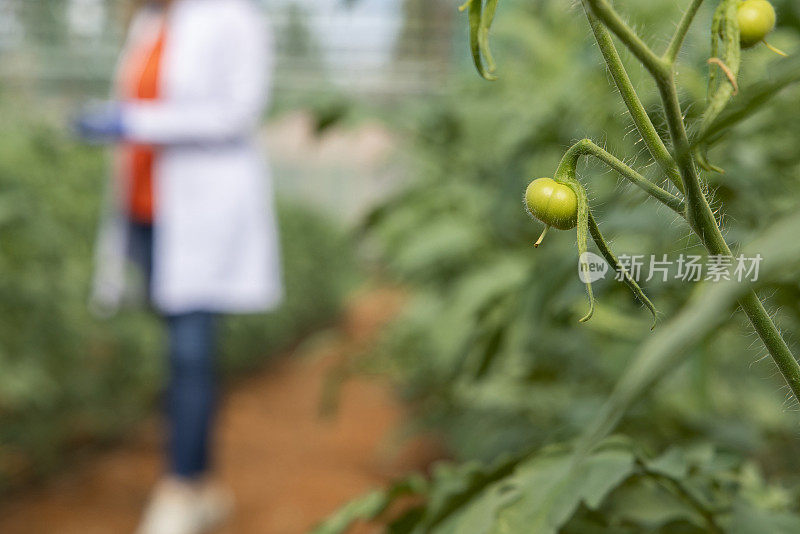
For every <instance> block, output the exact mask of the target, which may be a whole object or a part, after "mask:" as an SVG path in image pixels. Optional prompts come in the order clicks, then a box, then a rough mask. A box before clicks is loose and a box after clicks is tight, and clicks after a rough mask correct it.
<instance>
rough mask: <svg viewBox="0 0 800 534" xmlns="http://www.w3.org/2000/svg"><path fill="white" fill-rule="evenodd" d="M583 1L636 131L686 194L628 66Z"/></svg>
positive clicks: (673, 162) (598, 43)
mask: <svg viewBox="0 0 800 534" xmlns="http://www.w3.org/2000/svg"><path fill="white" fill-rule="evenodd" d="M582 1H583V8H584V11H585V12H586V17H587V18H588V19H589V25H590V26H591V28H592V32H593V33H594V36H595V39H596V40H597V45H598V47H599V48H600V52H601V53H602V54H603V57H604V58H605V60H606V65H607V66H608V72H609V73H610V74H611V77H612V78H613V79H614V83H615V84H616V86H617V89H618V90H619V93H620V95H621V96H622V100H623V101H624V102H625V106H626V107H627V108H628V112H629V113H630V114H631V118H632V119H633V123H634V124H635V125H636V129H637V130H639V135H641V136H642V140H643V141H644V144H645V146H646V147H647V149H648V150H649V151H650V155H651V156H653V159H654V160H655V161H656V163H658V164H659V165H660V166H661V168H662V169H663V170H664V172H665V173H666V174H667V176H668V177H669V179H670V181H671V182H672V183H673V184H674V185H675V187H677V188H678V190H679V191H680V192H681V193H683V184H682V183H681V174H680V171H678V166H677V165H676V164H675V160H674V159H672V155H671V154H670V153H669V150H667V147H666V145H665V144H664V141H663V140H662V139H661V136H660V135H658V132H656V128H655V126H653V121H651V120H650V116H649V115H648V114H647V111H645V109H644V106H643V105H642V102H641V101H640V100H639V95H637V94H636V90H635V89H634V88H633V84H632V83H631V79H630V78H629V77H628V73H627V72H626V70H625V66H624V65H623V64H622V60H621V59H620V57H619V53H618V52H617V48H616V46H614V41H613V40H612V39H611V34H610V33H609V31H608V29H606V27H605V26H604V25H603V24H602V23H601V22H600V21H599V20H598V19H597V17H595V16H594V14H593V13H592V12H591V10H590V8H589V5H588V3H587V0H582Z"/></svg>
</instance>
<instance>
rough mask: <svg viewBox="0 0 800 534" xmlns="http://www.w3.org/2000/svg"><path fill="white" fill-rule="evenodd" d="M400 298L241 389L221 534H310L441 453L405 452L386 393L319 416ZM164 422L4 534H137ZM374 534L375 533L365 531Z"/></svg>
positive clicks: (83, 469)
mask: <svg viewBox="0 0 800 534" xmlns="http://www.w3.org/2000/svg"><path fill="white" fill-rule="evenodd" d="M401 301H402V297H401V295H400V294H399V293H398V292H396V291H390V290H382V291H378V292H372V293H369V294H365V295H362V296H361V297H358V298H356V299H354V301H353V303H352V304H351V305H350V306H349V310H348V312H347V313H346V315H345V318H344V319H343V321H342V324H341V325H340V326H339V327H338V328H337V329H336V331H335V333H334V335H332V336H330V337H329V338H326V340H325V341H321V342H318V343H315V346H314V347H313V348H306V349H300V350H299V351H297V353H295V354H290V355H288V356H287V357H285V358H282V359H280V360H279V361H278V362H277V363H276V364H274V365H273V366H271V368H270V369H267V370H265V371H264V372H261V373H258V374H256V375H254V376H252V377H249V378H247V379H246V380H244V381H242V382H239V383H237V384H236V385H235V386H234V387H233V388H232V389H231V391H229V392H228V394H227V395H226V399H225V401H224V405H223V407H222V410H221V413H220V418H219V433H218V445H219V446H218V449H217V462H218V465H219V471H220V473H219V476H220V478H221V480H222V481H223V482H224V483H225V484H226V485H228V486H229V487H230V488H231V489H232V490H233V491H234V493H235V495H236V512H235V515H234V517H233V518H232V520H231V521H230V522H229V523H228V524H227V525H226V526H225V527H224V528H223V529H222V530H220V531H219V532H220V534H295V533H302V532H307V531H308V530H309V529H310V528H311V527H312V526H313V525H314V524H316V523H317V522H318V521H319V520H321V519H322V518H324V517H326V516H327V515H328V514H329V513H330V512H332V511H333V510H335V509H336V508H337V507H338V506H340V505H341V504H343V503H345V502H347V501H348V500H349V499H351V498H352V497H355V496H357V495H359V494H361V493H363V492H364V491H367V490H369V489H372V488H375V487H378V486H380V485H381V484H382V483H384V482H386V481H387V480H388V479H389V478H391V477H392V476H396V475H399V474H401V473H403V472H406V471H409V470H412V469H419V468H424V467H425V466H426V465H428V464H429V463H430V462H431V461H432V460H433V459H435V458H436V457H437V456H439V452H438V451H437V448H436V447H435V446H434V445H432V444H430V443H425V442H424V441H417V442H410V443H405V444H403V445H401V446H400V447H399V448H398V447H397V442H396V441H395V440H394V439H393V437H394V434H393V431H394V430H396V429H397V428H398V427H399V425H400V424H401V423H402V420H403V417H404V409H403V407H402V406H401V405H400V404H399V403H398V401H397V400H396V399H395V398H394V396H393V395H392V392H391V389H390V387H389V386H388V385H387V384H385V383H384V384H382V383H380V382H377V381H375V380H370V379H366V378H356V379H354V380H350V381H348V382H346V383H345V385H344V387H343V389H342V391H341V397H340V404H339V410H338V412H337V414H336V415H335V416H334V417H331V418H322V417H320V415H319V414H320V398H321V392H322V390H323V387H324V383H325V379H326V377H327V376H329V371H330V369H331V368H333V367H334V366H335V365H337V363H339V362H342V361H344V360H347V359H348V358H353V357H357V356H358V355H359V354H362V353H363V351H364V349H365V348H367V347H368V346H369V344H370V343H371V342H373V341H374V339H375V336H376V335H377V333H378V331H379V330H380V328H381V326H383V325H384V324H385V323H386V322H387V321H388V320H389V319H390V318H391V317H392V316H393V315H394V314H395V313H396V311H397V310H398V308H399V306H400V304H401ZM159 434H160V433H159V432H158V425H157V424H156V423H155V422H150V423H148V424H145V425H143V426H142V429H141V431H139V432H137V433H136V435H137V437H136V438H135V441H134V442H130V443H126V444H125V445H124V446H122V447H120V448H118V449H116V450H113V451H109V452H107V453H104V454H102V455H101V456H99V457H97V458H94V459H92V460H90V461H88V462H85V463H83V464H82V465H80V466H77V467H75V468H74V469H72V470H70V471H69V472H67V473H65V474H63V475H61V476H59V477H58V478H57V479H55V480H53V481H52V482H50V483H48V484H47V485H46V486H44V487H41V488H37V489H34V490H30V491H29V492H27V493H26V494H23V495H20V496H18V497H17V498H15V500H14V501H13V502H10V503H5V504H4V505H3V506H2V507H0V533H3V534H116V533H120V534H126V533H130V532H132V531H133V530H134V528H135V526H136V522H137V519H138V516H139V513H140V511H141V509H142V507H143V506H144V505H145V503H146V501H147V497H148V493H149V491H150V490H151V488H152V486H153V484H154V483H155V482H156V480H157V479H158V476H159V474H160V470H161V461H162V460H161V443H160V436H159ZM364 530H365V531H367V532H369V531H370V529H369V528H366V529H364Z"/></svg>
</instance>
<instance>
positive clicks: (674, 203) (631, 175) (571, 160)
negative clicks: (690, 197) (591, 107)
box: [556, 139, 684, 217]
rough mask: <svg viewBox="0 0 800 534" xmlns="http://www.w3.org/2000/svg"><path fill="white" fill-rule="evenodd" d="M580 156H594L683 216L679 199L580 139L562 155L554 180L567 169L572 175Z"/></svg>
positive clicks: (590, 142) (589, 141) (618, 160)
mask: <svg viewBox="0 0 800 534" xmlns="http://www.w3.org/2000/svg"><path fill="white" fill-rule="evenodd" d="M580 156H594V157H595V158H597V159H599V160H600V161H602V162H603V163H605V164H606V165H608V166H609V167H611V168H612V169H614V170H615V171H617V172H618V173H619V174H620V175H622V177H623V178H625V179H626V180H628V181H629V182H630V183H632V184H633V185H635V186H637V187H639V188H640V189H642V190H643V191H645V192H646V193H647V194H649V195H650V196H652V197H653V198H655V199H657V200H659V201H660V202H662V203H663V204H664V205H666V206H667V207H668V208H669V209H671V210H672V211H674V212H675V213H677V214H678V215H680V216H681V217H683V216H684V203H683V201H682V200H681V199H680V198H678V197H676V196H675V195H673V194H672V193H670V192H668V191H666V190H664V189H662V188H660V187H658V186H657V185H656V184H654V183H653V182H651V181H650V180H648V179H647V178H645V177H644V176H642V175H641V174H639V173H638V172H636V171H635V170H633V169H632V168H630V167H629V166H628V165H625V163H623V162H622V161H621V160H620V159H618V158H616V157H615V156H613V155H612V154H610V153H608V152H607V151H605V150H603V149H602V148H600V147H599V146H597V145H596V144H595V143H593V142H592V141H591V140H589V139H582V140H580V141H578V142H577V143H575V144H574V145H572V147H570V149H569V150H567V153H566V154H564V158H563V159H562V160H561V164H560V165H559V170H558V171H557V172H556V178H558V177H559V175H561V174H563V173H564V172H570V171H568V169H572V171H571V174H573V175H574V169H575V166H576V164H577V159H578V158H579V157H580Z"/></svg>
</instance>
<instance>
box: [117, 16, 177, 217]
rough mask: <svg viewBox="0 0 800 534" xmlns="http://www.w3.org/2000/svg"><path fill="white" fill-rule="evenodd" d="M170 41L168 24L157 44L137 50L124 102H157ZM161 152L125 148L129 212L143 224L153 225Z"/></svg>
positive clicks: (127, 71) (127, 68) (127, 70)
mask: <svg viewBox="0 0 800 534" xmlns="http://www.w3.org/2000/svg"><path fill="white" fill-rule="evenodd" d="M165 38H166V24H165V23H164V24H162V26H161V30H160V31H159V33H158V37H157V38H156V39H155V41H154V42H153V41H151V42H146V43H143V44H142V45H141V48H140V49H139V50H133V52H132V53H131V54H130V56H129V59H128V60H127V61H126V63H125V64H124V65H123V68H122V76H123V79H122V84H121V89H122V92H123V95H122V96H123V99H125V100H157V99H158V98H159V97H160V94H159V78H160V74H161V58H162V54H163V51H164V41H165ZM157 156H158V150H157V149H156V148H155V147H153V146H150V145H138V144H133V143H128V144H126V145H125V146H124V147H123V157H124V158H125V160H124V161H125V165H126V167H127V171H128V172H127V174H128V177H129V180H130V181H129V195H128V199H129V200H128V210H129V216H130V217H131V219H133V220H135V221H136V222H141V223H152V222H153V205H154V201H155V199H154V197H153V166H154V163H155V160H156V157H157Z"/></svg>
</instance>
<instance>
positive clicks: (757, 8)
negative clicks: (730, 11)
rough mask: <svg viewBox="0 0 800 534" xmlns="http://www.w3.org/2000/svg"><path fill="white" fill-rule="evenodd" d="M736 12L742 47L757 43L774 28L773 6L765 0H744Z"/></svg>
mask: <svg viewBox="0 0 800 534" xmlns="http://www.w3.org/2000/svg"><path fill="white" fill-rule="evenodd" d="M736 14H737V18H738V19H739V32H740V41H741V43H742V48H750V47H752V46H755V45H757V44H758V43H760V42H761V41H763V40H764V38H765V37H766V36H767V35H769V32H771V31H772V30H773V29H774V28H775V8H774V7H772V4H770V3H769V2H767V0H745V1H744V2H742V3H741V4H740V5H739V8H738V10H737V12H736Z"/></svg>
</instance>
